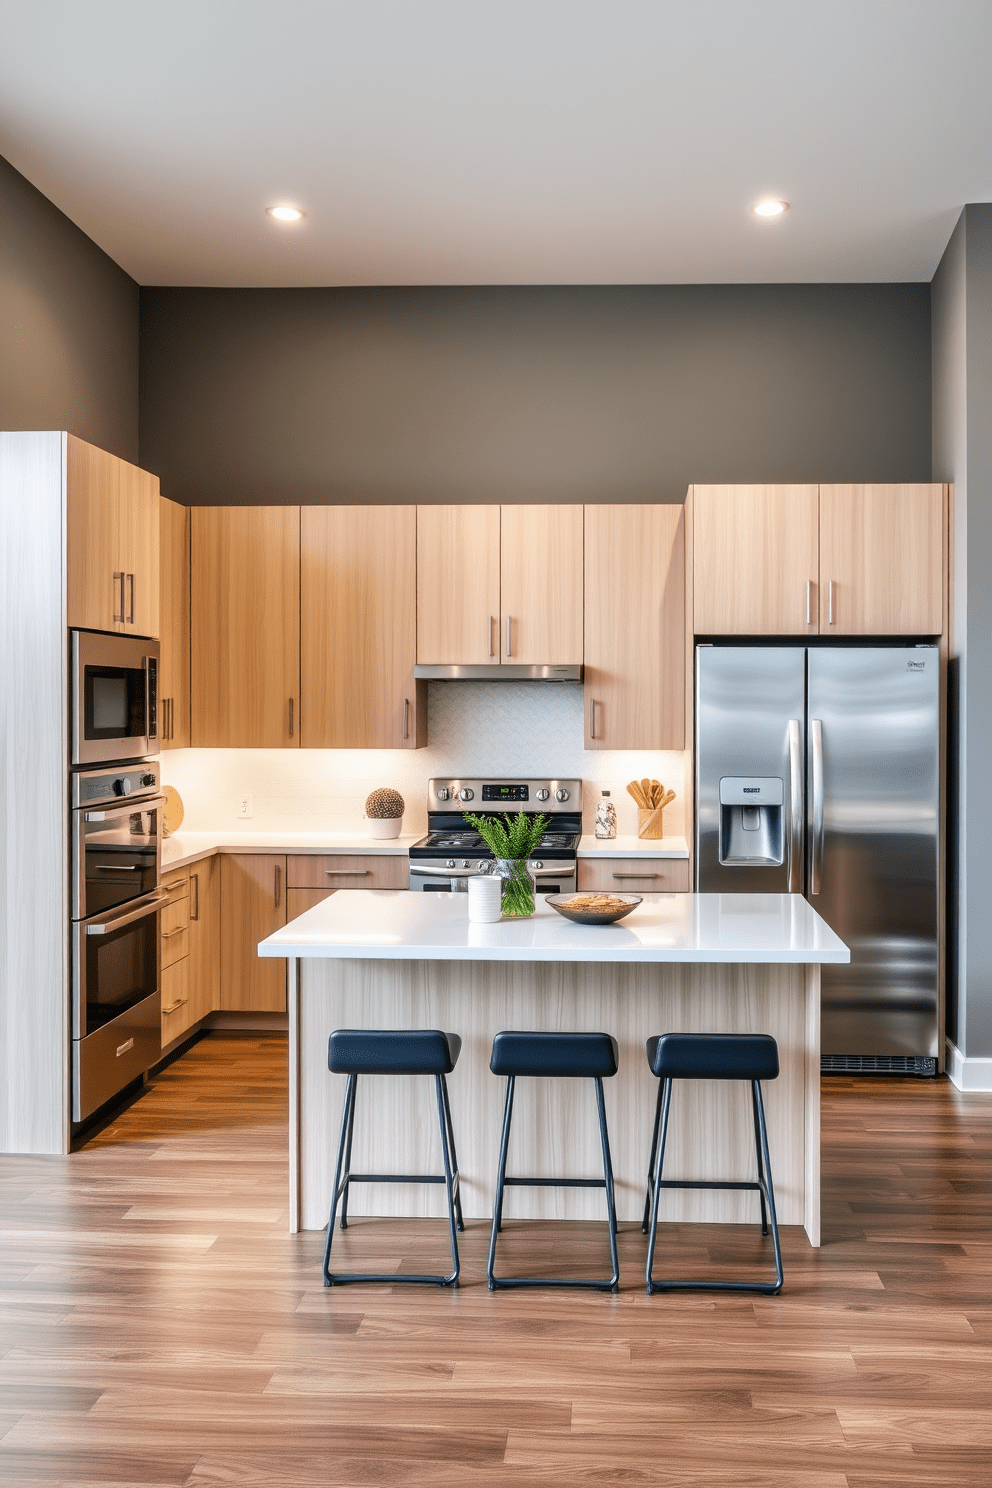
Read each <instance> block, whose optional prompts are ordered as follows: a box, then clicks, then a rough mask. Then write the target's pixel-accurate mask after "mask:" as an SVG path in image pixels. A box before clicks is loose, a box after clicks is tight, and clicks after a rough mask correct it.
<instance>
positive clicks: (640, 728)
mask: <svg viewBox="0 0 992 1488" xmlns="http://www.w3.org/2000/svg"><path fill="white" fill-rule="evenodd" d="M684 532H685V524H684V517H683V511H682V507H681V506H587V507H586V509H585V550H586V551H585V714H586V722H585V737H586V743H585V747H586V748H587V749H682V748H683V746H684V743H685V726H684V719H685V683H684V677H685V537H684Z"/></svg>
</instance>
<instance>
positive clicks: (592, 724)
mask: <svg viewBox="0 0 992 1488" xmlns="http://www.w3.org/2000/svg"><path fill="white" fill-rule="evenodd" d="M589 737H590V739H595V737H596V699H595V698H590V699H589Z"/></svg>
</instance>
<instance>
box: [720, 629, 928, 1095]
mask: <svg viewBox="0 0 992 1488" xmlns="http://www.w3.org/2000/svg"><path fill="white" fill-rule="evenodd" d="M940 747H941V746H940V686H939V665H938V653H937V648H936V647H935V646H860V645H859V646H843V647H841V646H817V647H813V646H810V647H804V646H754V645H750V646H708V645H700V646H697V648H696V842H695V849H696V888H697V889H698V890H699V891H700V892H701V893H711V892H722V893H797V894H805V895H806V897H807V898H808V899H809V901H810V903H811V904H812V905H813V907H814V909H816V910H817V911H818V913H819V914H821V915H822V916H823V918H824V919H825V920H826V921H827V923H828V924H829V925H830V926H831V927H832V929H834V930H835V931H836V932H837V934H838V935H839V936H840V937H841V939H842V940H844V941H845V942H846V943H847V945H849V946H850V948H851V962H850V965H849V966H824V967H823V968H822V979H821V987H822V999H823V1003H822V1006H823V1011H822V1042H821V1053H822V1056H823V1067H824V1068H825V1069H836V1070H851V1071H859V1070H860V1071H865V1072H867V1071H880V1070H887V1071H892V1072H898V1071H903V1072H907V1073H914V1074H933V1073H935V1072H936V1069H937V1057H938V1030H939V976H938V970H939V967H938V954H939V906H940V898H939V876H938V869H939V863H938V855H939V826H940Z"/></svg>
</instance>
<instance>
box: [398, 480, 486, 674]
mask: <svg viewBox="0 0 992 1488" xmlns="http://www.w3.org/2000/svg"><path fill="white" fill-rule="evenodd" d="M499 617H500V609H499V507H498V506H418V507H417V660H418V662H420V664H421V665H427V666H437V665H447V664H458V663H463V664H465V665H474V664H478V663H480V662H481V663H491V662H495V661H496V660H497V659H498V657H499V636H498V635H497V634H496V632H497V630H498V628H499Z"/></svg>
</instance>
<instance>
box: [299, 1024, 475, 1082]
mask: <svg viewBox="0 0 992 1488" xmlns="http://www.w3.org/2000/svg"><path fill="white" fill-rule="evenodd" d="M461 1047H462V1041H461V1039H460V1038H459V1037H458V1035H457V1033H442V1032H441V1030H440V1029H438V1028H410V1029H368V1028H338V1029H336V1030H335V1032H334V1033H332V1034H331V1036H330V1038H329V1039H328V1040H327V1068H328V1069H329V1070H330V1071H331V1073H332V1074H335V1075H450V1074H451V1071H452V1070H453V1069H454V1067H455V1064H456V1063H457V1060H458V1055H459V1052H460V1050H461Z"/></svg>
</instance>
